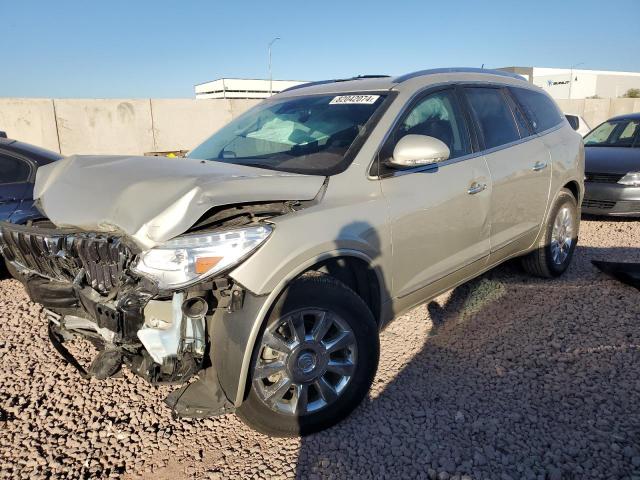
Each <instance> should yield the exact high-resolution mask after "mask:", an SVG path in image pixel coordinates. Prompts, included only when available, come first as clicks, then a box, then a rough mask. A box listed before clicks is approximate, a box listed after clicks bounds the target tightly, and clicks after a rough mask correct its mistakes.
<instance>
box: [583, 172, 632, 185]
mask: <svg viewBox="0 0 640 480" xmlns="http://www.w3.org/2000/svg"><path fill="white" fill-rule="evenodd" d="M584 176H585V181H587V182H595V183H618V181H619V180H620V179H621V178H622V177H624V175H620V174H619V173H593V172H586V173H585V174H584Z"/></svg>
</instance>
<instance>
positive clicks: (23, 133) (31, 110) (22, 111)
mask: <svg viewBox="0 0 640 480" xmlns="http://www.w3.org/2000/svg"><path fill="white" fill-rule="evenodd" d="M0 130H2V131H6V132H7V135H9V136H10V137H11V138H17V139H21V140H25V141H27V142H29V143H33V144H35V145H39V146H41V147H44V148H48V149H49V150H54V151H57V152H59V151H60V145H59V144H58V133H57V129H56V117H55V113H54V108H53V102H52V101H51V100H48V99H45V98H42V99H41V98H0Z"/></svg>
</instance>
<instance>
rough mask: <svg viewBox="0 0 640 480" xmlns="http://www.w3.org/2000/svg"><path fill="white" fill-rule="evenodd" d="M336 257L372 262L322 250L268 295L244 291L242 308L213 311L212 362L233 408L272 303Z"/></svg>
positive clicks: (239, 398)
mask: <svg viewBox="0 0 640 480" xmlns="http://www.w3.org/2000/svg"><path fill="white" fill-rule="evenodd" d="M335 257H355V258H359V259H361V260H364V261H365V262H367V263H368V264H369V265H372V259H371V258H370V257H369V256H367V255H365V254H364V253H362V252H360V251H356V250H349V249H336V250H332V251H329V252H324V253H322V254H319V255H315V256H313V257H311V258H308V259H307V260H306V261H304V262H302V263H300V264H299V265H297V266H296V268H294V269H292V270H290V271H289V272H288V274H286V275H284V276H283V277H282V278H281V280H280V281H279V283H278V284H277V285H276V286H275V288H273V289H272V290H271V292H269V293H268V294H264V295H257V294H255V293H253V292H251V291H246V293H245V298H244V303H243V306H242V308H241V309H238V310H237V311H235V312H228V311H226V310H222V309H221V310H217V311H216V313H215V314H214V316H213V319H212V322H211V324H210V326H209V338H211V357H212V362H213V363H214V365H215V367H216V370H217V371H218V380H219V381H220V385H221V386H222V389H223V390H224V392H225V394H226V396H227V398H228V399H229V400H230V401H232V402H233V403H234V405H235V406H236V407H237V406H239V405H240V404H241V403H242V402H243V400H244V394H245V385H246V382H247V378H248V375H249V369H250V367H251V360H252V355H253V350H254V346H255V343H256V339H257V338H258V335H259V334H260V332H261V330H262V326H263V325H264V323H265V320H266V319H267V317H268V315H269V312H270V310H271V306H272V305H274V304H275V302H276V300H277V299H278V297H279V296H280V294H281V293H282V292H283V291H284V290H285V289H286V287H287V285H288V284H289V283H290V282H291V281H292V280H294V279H295V278H297V277H298V276H300V275H301V274H302V273H303V272H305V271H307V270H309V269H310V268H311V267H313V266H314V265H315V264H317V263H318V262H321V261H323V260H327V259H330V258H335ZM374 271H375V272H376V275H378V276H379V278H378V280H379V285H384V281H383V279H382V278H380V277H381V273H380V272H379V270H378V269H374Z"/></svg>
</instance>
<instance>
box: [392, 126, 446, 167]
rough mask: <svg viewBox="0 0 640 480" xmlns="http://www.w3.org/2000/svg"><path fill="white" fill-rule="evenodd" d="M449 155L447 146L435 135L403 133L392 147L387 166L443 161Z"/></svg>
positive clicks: (407, 165) (409, 165) (413, 165)
mask: <svg viewBox="0 0 640 480" xmlns="http://www.w3.org/2000/svg"><path fill="white" fill-rule="evenodd" d="M449 155H451V152H450V151H449V147H447V145H446V144H445V143H444V142H443V141H441V140H438V139H437V138H435V137H429V136H427V135H413V134H410V135H405V136H404V137H402V138H401V139H400V141H399V142H398V143H397V144H396V146H395V148H394V149H393V157H392V158H390V159H389V160H388V162H389V166H391V167H395V168H411V167H419V166H421V165H430V164H433V163H438V162H443V161H444V160H447V159H448V158H449Z"/></svg>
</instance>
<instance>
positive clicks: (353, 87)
mask: <svg viewBox="0 0 640 480" xmlns="http://www.w3.org/2000/svg"><path fill="white" fill-rule="evenodd" d="M438 80H442V81H445V82H446V81H465V80H466V81H491V82H498V83H505V84H514V83H515V84H520V85H525V86H528V85H529V83H528V82H527V80H526V79H525V78H524V77H522V76H520V75H517V74H515V73H510V72H503V71H501V70H488V69H483V68H463V67H461V68H435V69H430V70H419V71H417V72H412V73H407V74H404V75H399V76H395V77H392V76H387V75H361V76H358V77H351V78H345V79H334V80H321V81H318V82H310V83H304V84H301V85H296V86H294V87H291V88H289V89H287V90H284V91H283V92H281V93H279V94H278V95H274V98H283V97H288V96H300V95H313V94H321V93H340V92H370V91H385V90H403V89H404V88H408V89H411V88H414V87H415V85H416V84H420V83H423V84H425V85H426V84H428V83H435V82H437V81H438Z"/></svg>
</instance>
